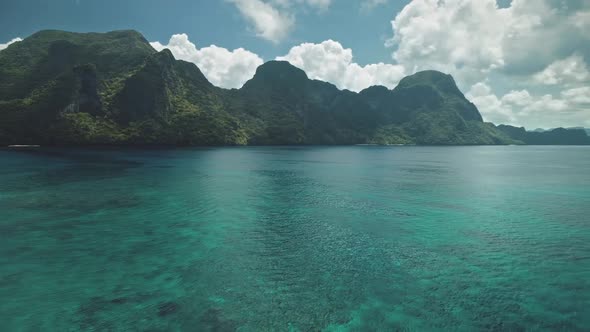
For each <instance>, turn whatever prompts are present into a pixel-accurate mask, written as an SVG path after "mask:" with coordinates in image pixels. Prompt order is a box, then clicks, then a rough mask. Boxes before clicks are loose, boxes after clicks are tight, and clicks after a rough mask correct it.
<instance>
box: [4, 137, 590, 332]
mask: <svg viewBox="0 0 590 332" xmlns="http://www.w3.org/2000/svg"><path fill="white" fill-rule="evenodd" d="M78 330H81V331H234V330H238V331H316V330H326V331H395V330H407V331H431V330H443V331H475V330H497V331H517V330H523V331H540V330H559V331H583V330H590V149H589V148H586V147H533V146H528V147H526V146H504V147H369V146H365V147H251V148H211V149H173V150H157V149H154V150H133V149H124V150H108V149H105V150H82V149H78V150H77V149H41V150H35V151H32V152H28V151H24V152H17V151H9V150H0V331H78Z"/></svg>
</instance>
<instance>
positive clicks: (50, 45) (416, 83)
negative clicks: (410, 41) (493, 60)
mask: <svg viewBox="0 0 590 332" xmlns="http://www.w3.org/2000/svg"><path fill="white" fill-rule="evenodd" d="M504 129H505V128H497V127H496V126H494V125H493V124H491V123H484V122H483V120H482V117H481V115H480V113H479V111H478V110H477V108H476V107H475V105H473V104H472V103H471V102H469V101H468V100H467V99H466V98H465V96H464V95H463V93H461V91H460V90H459V89H458V88H457V85H456V84H455V82H454V80H453V78H452V77H451V76H450V75H445V74H443V73H440V72H437V71H424V72H419V73H416V74H414V75H411V76H408V77H406V78H404V79H402V80H401V81H400V83H399V85H398V86H397V87H396V88H395V89H393V90H389V89H387V88H385V87H370V88H368V89H365V90H363V91H361V92H360V93H355V92H351V91H348V90H338V89H337V88H336V87H335V86H334V85H332V84H329V83H326V82H322V81H317V80H311V79H309V78H308V77H307V75H306V74H305V72H304V71H302V70H301V69H298V68H296V67H294V66H292V65H290V64H289V63H287V62H281V61H270V62H267V63H265V64H263V65H262V66H260V67H259V68H258V69H257V71H256V74H255V76H254V77H253V78H252V79H251V80H249V81H248V82H246V84H245V85H244V86H243V87H242V88H241V89H232V90H226V89H221V88H218V87H215V86H213V85H212V84H211V83H210V82H209V81H208V80H207V79H206V77H205V76H204V75H203V73H202V72H201V71H200V70H199V68H197V66H196V65H194V64H192V63H188V62H184V61H180V60H176V59H174V56H173V55H172V53H171V52H170V51H169V50H163V51H161V52H156V51H155V50H154V49H153V48H152V47H151V46H150V45H149V43H148V41H147V40H146V39H145V38H144V37H143V36H142V35H141V34H140V33H138V32H136V31H114V32H108V33H71V32H64V31H57V30H46V31H40V32H37V33H35V34H33V35H32V36H30V37H28V38H26V39H25V40H23V41H21V42H19V43H15V44H12V45H10V46H9V47H8V48H7V49H5V50H3V51H2V52H0V144H3V145H7V144H44V145H49V144H57V145H74V144H174V145H248V144H269V145H273V144H363V143H364V144H367V143H373V144H445V145H452V144H522V143H528V142H527V139H525V137H524V136H523V135H522V134H521V133H520V134H515V132H513V131H511V130H504ZM585 137H586V140H587V136H585ZM586 142H587V141H586ZM578 144H579V143H578Z"/></svg>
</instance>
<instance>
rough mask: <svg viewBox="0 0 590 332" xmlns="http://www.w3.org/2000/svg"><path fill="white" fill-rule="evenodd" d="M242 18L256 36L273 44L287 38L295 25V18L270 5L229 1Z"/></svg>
mask: <svg viewBox="0 0 590 332" xmlns="http://www.w3.org/2000/svg"><path fill="white" fill-rule="evenodd" d="M230 1H231V2H232V3H234V4H235V5H236V7H237V8H238V10H239V11H240V13H241V14H242V16H244V18H245V19H246V20H247V21H248V22H249V23H250V24H251V25H252V27H253V29H254V31H255V32H256V35H258V36H259V37H261V38H264V39H266V40H269V41H271V42H273V43H278V42H280V41H281V40H283V38H285V37H286V36H287V34H288V33H289V31H290V30H291V29H292V28H293V25H294V24H295V17H294V16H293V15H292V14H291V13H289V12H286V11H279V9H277V8H275V7H274V6H273V5H272V4H271V3H269V2H264V1H262V0H230Z"/></svg>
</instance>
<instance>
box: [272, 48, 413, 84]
mask: <svg viewBox="0 0 590 332" xmlns="http://www.w3.org/2000/svg"><path fill="white" fill-rule="evenodd" d="M277 60H286V61H289V62H290V63H291V64H292V65H294V66H296V67H299V68H301V69H303V70H304V71H305V72H306V73H307V75H308V76H309V77H310V78H312V79H319V80H322V81H327V82H330V83H333V84H335V85H336V86H337V87H339V88H341V89H349V90H352V91H360V90H362V89H364V88H367V87H369V86H372V85H383V86H386V87H388V88H393V87H395V86H396V85H397V83H398V82H399V80H400V79H401V78H403V76H404V68H403V67H402V66H399V65H392V64H385V63H376V64H369V65H366V66H361V65H359V64H358V63H355V62H353V55H352V50H351V49H349V48H344V47H342V45H341V44H340V43H339V42H336V41H333V40H326V41H323V42H322V43H320V44H313V43H303V44H301V45H298V46H295V47H293V48H291V50H290V51H289V53H287V54H286V55H285V56H280V57H277Z"/></svg>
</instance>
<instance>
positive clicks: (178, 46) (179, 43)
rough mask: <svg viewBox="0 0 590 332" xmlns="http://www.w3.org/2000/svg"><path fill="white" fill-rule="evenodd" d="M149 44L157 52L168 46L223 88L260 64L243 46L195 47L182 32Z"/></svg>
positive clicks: (250, 73) (235, 83)
mask: <svg viewBox="0 0 590 332" xmlns="http://www.w3.org/2000/svg"><path fill="white" fill-rule="evenodd" d="M150 44H151V45H152V47H153V48H155V49H156V50H158V51H161V50H162V49H164V48H168V49H169V50H170V51H171V52H172V54H173V55H174V57H175V58H177V59H180V60H184V61H188V62H192V63H194V64H196V65H197V67H199V69H201V71H202V72H203V74H204V75H205V76H206V77H207V79H208V80H209V81H210V82H211V83H213V84H214V85H216V86H219V87H223V88H239V87H241V86H242V85H243V84H244V83H245V82H246V81H247V80H249V79H250V78H252V76H254V73H255V72H256V68H257V67H258V66H260V65H261V64H262V63H263V61H262V59H261V58H260V57H259V56H258V55H257V54H255V53H252V52H250V51H247V50H245V49H243V48H238V49H235V50H233V51H230V50H227V49H225V48H223V47H218V46H215V45H211V46H209V47H203V48H201V49H198V48H197V47H196V45H195V44H193V43H192V42H191V41H190V40H189V38H188V36H187V35H186V34H184V33H182V34H176V35H173V36H172V37H170V40H169V41H168V44H167V45H163V44H161V43H160V42H152V43H150Z"/></svg>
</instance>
